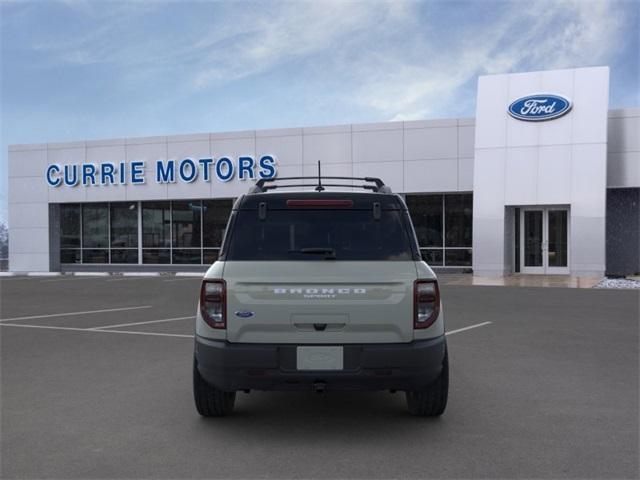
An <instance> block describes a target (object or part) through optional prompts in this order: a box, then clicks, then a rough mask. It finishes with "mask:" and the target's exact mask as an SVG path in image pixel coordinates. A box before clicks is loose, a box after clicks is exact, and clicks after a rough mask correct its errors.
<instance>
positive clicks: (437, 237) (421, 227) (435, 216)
mask: <svg viewBox="0 0 640 480" xmlns="http://www.w3.org/2000/svg"><path fill="white" fill-rule="evenodd" d="M405 202H406V204H407V208H408V209H409V214H410V215H411V220H412V222H413V227H414V228H415V230H416V236H417V237H418V244H419V245H420V247H441V246H442V223H443V220H442V195H407V196H406V197H405Z"/></svg>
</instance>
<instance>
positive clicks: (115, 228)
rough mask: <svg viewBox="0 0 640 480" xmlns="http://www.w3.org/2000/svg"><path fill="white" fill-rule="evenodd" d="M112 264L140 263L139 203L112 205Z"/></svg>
mask: <svg viewBox="0 0 640 480" xmlns="http://www.w3.org/2000/svg"><path fill="white" fill-rule="evenodd" d="M110 209H111V210H110V212H109V214H110V218H109V220H110V222H111V263H138V203H137V202H127V203H112V204H111V205H110Z"/></svg>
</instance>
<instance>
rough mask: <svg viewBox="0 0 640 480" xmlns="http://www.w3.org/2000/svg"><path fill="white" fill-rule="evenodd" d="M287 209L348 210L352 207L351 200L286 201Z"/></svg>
mask: <svg viewBox="0 0 640 480" xmlns="http://www.w3.org/2000/svg"><path fill="white" fill-rule="evenodd" d="M287 207H310V208H318V207H329V208H350V207H353V200H339V199H333V200H332V199H327V200H287Z"/></svg>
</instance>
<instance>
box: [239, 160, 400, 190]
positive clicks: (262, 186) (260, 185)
mask: <svg viewBox="0 0 640 480" xmlns="http://www.w3.org/2000/svg"><path fill="white" fill-rule="evenodd" d="M281 180H316V181H317V183H295V184H284V185H266V184H267V183H269V184H271V183H274V182H279V181H281ZM323 180H360V181H363V182H367V183H373V184H374V185H366V184H364V185H349V184H336V183H324V184H323V183H322V181H323ZM298 187H315V188H314V190H316V191H317V192H322V191H323V190H325V187H347V188H363V189H365V190H371V191H373V192H377V193H391V189H390V188H389V187H388V186H387V185H385V184H384V182H383V181H382V180H380V179H379V178H377V177H334V176H331V177H323V176H321V175H320V162H318V176H317V177H278V178H276V177H273V178H261V179H260V180H258V181H257V182H256V184H255V185H254V186H253V187H251V189H250V190H249V193H264V192H267V191H268V190H275V189H276V188H298Z"/></svg>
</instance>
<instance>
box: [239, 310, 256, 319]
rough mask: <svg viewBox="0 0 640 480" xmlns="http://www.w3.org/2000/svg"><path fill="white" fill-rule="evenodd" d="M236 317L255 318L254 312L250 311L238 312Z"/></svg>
mask: <svg viewBox="0 0 640 480" xmlns="http://www.w3.org/2000/svg"><path fill="white" fill-rule="evenodd" d="M236 317H240V318H250V317H253V312H250V311H249V310H238V311H237V312H236Z"/></svg>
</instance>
